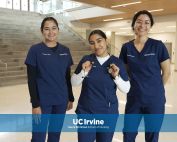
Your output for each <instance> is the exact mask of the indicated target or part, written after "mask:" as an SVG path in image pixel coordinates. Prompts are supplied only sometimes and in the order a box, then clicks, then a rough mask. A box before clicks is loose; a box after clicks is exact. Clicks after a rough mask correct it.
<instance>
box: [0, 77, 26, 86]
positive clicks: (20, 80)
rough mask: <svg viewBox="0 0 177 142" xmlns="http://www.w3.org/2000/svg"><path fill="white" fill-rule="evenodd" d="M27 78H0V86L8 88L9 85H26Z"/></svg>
mask: <svg viewBox="0 0 177 142" xmlns="http://www.w3.org/2000/svg"><path fill="white" fill-rule="evenodd" d="M26 83H27V77H26V76H11V77H9V78H3V79H2V80H1V78H0V86H1V87H2V86H9V85H17V84H26Z"/></svg>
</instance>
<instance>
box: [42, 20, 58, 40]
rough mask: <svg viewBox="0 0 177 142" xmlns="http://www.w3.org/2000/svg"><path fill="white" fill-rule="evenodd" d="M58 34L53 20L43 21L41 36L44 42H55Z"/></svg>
mask: <svg viewBox="0 0 177 142" xmlns="http://www.w3.org/2000/svg"><path fill="white" fill-rule="evenodd" d="M58 33H59V29H58V27H57V25H56V23H55V22H54V21H53V20H48V21H45V23H44V26H43V29H42V34H43V37H44V40H45V42H47V43H49V42H56V41H57V36H58Z"/></svg>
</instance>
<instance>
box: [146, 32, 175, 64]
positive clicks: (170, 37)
mask: <svg viewBox="0 0 177 142" xmlns="http://www.w3.org/2000/svg"><path fill="white" fill-rule="evenodd" d="M149 37H151V38H155V39H158V40H161V41H162V42H171V43H172V57H171V61H172V63H174V62H175V49H176V48H177V47H176V35H175V33H159V34H150V35H149Z"/></svg>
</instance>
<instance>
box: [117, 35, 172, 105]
mask: <svg viewBox="0 0 177 142" xmlns="http://www.w3.org/2000/svg"><path fill="white" fill-rule="evenodd" d="M120 59H122V60H123V61H124V63H125V64H127V65H128V72H129V73H130V74H129V76H130V84H131V88H130V91H129V93H128V95H127V101H128V102H129V103H136V102H139V103H142V104H152V103H165V101H166V100H165V90H164V85H163V81H162V75H161V67H160V63H161V62H163V61H165V60H167V59H169V54H168V51H167V49H166V47H165V45H164V44H163V43H162V42H161V41H159V40H155V39H151V38H148V40H147V41H146V43H145V46H144V48H143V50H142V51H141V52H138V50H137V49H136V48H135V46H134V42H133V40H132V41H130V42H127V43H125V44H124V45H123V46H122V49H121V53H120Z"/></svg>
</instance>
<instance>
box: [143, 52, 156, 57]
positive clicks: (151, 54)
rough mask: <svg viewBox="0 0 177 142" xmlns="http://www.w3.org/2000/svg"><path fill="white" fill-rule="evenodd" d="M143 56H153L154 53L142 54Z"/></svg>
mask: <svg viewBox="0 0 177 142" xmlns="http://www.w3.org/2000/svg"><path fill="white" fill-rule="evenodd" d="M144 56H155V53H149V54H144Z"/></svg>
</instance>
